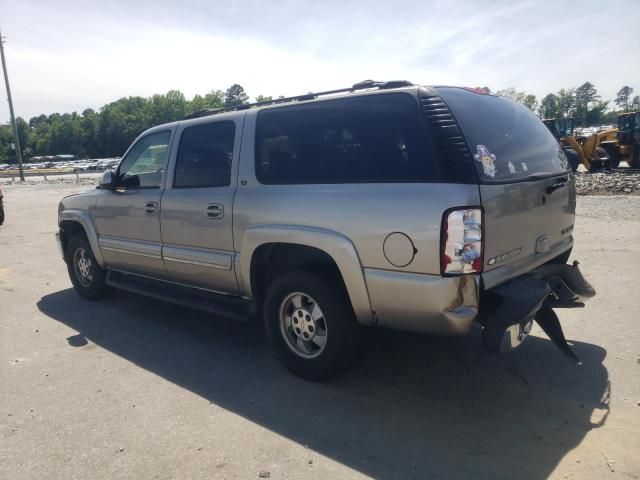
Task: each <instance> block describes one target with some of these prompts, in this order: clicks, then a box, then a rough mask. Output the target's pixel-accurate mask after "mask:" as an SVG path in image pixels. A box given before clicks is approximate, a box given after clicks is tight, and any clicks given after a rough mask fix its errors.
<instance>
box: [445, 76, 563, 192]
mask: <svg viewBox="0 0 640 480" xmlns="http://www.w3.org/2000/svg"><path fill="white" fill-rule="evenodd" d="M438 93H439V94H440V95H441V96H442V98H443V99H444V100H445V101H446V102H447V104H448V105H449V107H450V108H451V110H452V112H453V114H454V116H455V118H456V120H457V121H458V124H459V125H460V128H461V129H462V132H463V134H464V137H465V139H466V141H467V144H468V146H469V149H470V150H471V154H472V156H473V158H474V162H473V163H474V165H475V168H476V171H477V172H478V177H479V179H480V181H481V182H482V183H509V182H514V181H521V180H526V179H527V178H529V177H531V176H532V175H535V176H536V177H537V176H546V175H549V176H551V175H554V174H560V173H565V172H567V171H569V165H568V162H567V159H566V157H565V155H564V152H563V151H562V149H561V148H560V146H559V144H558V142H557V141H556V139H555V138H554V137H553V135H552V134H551V132H549V129H548V128H547V127H546V126H545V125H544V123H542V121H541V120H540V119H539V118H538V117H537V116H536V115H535V114H534V113H533V112H532V111H531V110H529V109H528V108H527V107H525V106H524V105H521V104H519V103H517V102H514V101H513V100H510V99H507V98H504V97H498V96H494V95H480V94H478V93H475V92H472V91H469V90H466V89H462V88H438Z"/></svg>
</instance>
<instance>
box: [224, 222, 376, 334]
mask: <svg viewBox="0 0 640 480" xmlns="http://www.w3.org/2000/svg"><path fill="white" fill-rule="evenodd" d="M267 243H291V244H297V245H305V246H309V247H314V248H317V249H318V250H321V251H323V252H325V253H326V254H327V255H329V256H330V257H331V258H332V259H333V260H334V261H335V262H336V265H337V266H338V269H339V270H340V274H341V275H342V279H343V280H344V284H345V286H346V288H347V293H348V294H349V299H350V300H351V305H352V307H353V311H354V312H355V314H356V317H357V319H358V321H359V322H360V323H361V324H363V325H374V324H375V319H374V315H373V312H372V310H371V301H370V300H369V292H368V291H367V284H366V282H365V279H364V272H363V270H362V265H361V263H360V258H359V257H358V252H357V251H356V249H355V246H354V245H353V243H352V242H351V240H349V239H348V238H347V237H345V236H344V235H341V234H339V233H337V232H334V231H332V230H326V229H322V228H314V227H302V226H294V225H261V226H257V227H253V228H250V229H248V230H247V231H245V233H244V236H243V238H242V242H241V248H240V255H237V256H236V272H237V276H238V284H239V286H240V290H241V291H242V292H243V293H244V294H245V295H247V296H249V297H251V298H253V292H252V290H251V259H252V258H253V254H254V252H255V250H256V249H257V248H258V247H259V246H260V245H264V244H267Z"/></svg>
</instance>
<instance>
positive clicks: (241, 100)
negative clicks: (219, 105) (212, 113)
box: [224, 83, 249, 107]
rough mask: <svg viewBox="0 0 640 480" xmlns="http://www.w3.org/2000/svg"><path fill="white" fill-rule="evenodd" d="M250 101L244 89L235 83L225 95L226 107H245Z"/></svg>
mask: <svg viewBox="0 0 640 480" xmlns="http://www.w3.org/2000/svg"><path fill="white" fill-rule="evenodd" d="M247 100H249V96H248V95H247V94H246V93H245V91H244V88H242V86H240V85H238V84H237V83H234V84H233V85H231V86H230V87H229V88H228V89H227V91H226V92H225V93H224V106H225V107H236V106H238V105H244V104H246V103H247Z"/></svg>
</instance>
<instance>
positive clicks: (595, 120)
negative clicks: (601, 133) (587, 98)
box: [585, 101, 609, 126]
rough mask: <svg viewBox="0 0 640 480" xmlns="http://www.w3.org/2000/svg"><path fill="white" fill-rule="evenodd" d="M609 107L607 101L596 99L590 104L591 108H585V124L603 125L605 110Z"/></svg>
mask: <svg viewBox="0 0 640 480" xmlns="http://www.w3.org/2000/svg"><path fill="white" fill-rule="evenodd" d="M608 108H609V101H605V102H602V101H596V102H594V103H593V104H592V106H591V108H590V109H589V110H587V113H586V116H585V124H586V125H587V126H593V125H603V124H605V123H607V122H606V120H605V112H606V111H607V109H608Z"/></svg>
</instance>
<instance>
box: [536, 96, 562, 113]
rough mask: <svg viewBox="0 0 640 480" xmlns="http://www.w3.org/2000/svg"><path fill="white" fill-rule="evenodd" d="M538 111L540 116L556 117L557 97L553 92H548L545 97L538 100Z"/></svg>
mask: <svg viewBox="0 0 640 480" xmlns="http://www.w3.org/2000/svg"><path fill="white" fill-rule="evenodd" d="M538 113H539V114H540V117H542V118H557V117H559V116H560V115H558V97H556V96H555V95H554V94H553V93H549V94H548V95H547V96H546V97H544V98H543V99H542V100H540V108H539V109H538Z"/></svg>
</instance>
